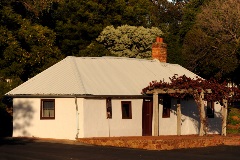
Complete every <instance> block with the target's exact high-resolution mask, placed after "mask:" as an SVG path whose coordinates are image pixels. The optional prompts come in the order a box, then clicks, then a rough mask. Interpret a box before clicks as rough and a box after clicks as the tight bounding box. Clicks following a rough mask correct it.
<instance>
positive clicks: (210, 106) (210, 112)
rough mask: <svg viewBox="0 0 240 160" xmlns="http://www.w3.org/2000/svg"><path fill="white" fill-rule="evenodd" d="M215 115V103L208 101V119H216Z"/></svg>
mask: <svg viewBox="0 0 240 160" xmlns="http://www.w3.org/2000/svg"><path fill="white" fill-rule="evenodd" d="M214 114H215V106H214V102H213V101H207V106H206V117H207V118H214Z"/></svg>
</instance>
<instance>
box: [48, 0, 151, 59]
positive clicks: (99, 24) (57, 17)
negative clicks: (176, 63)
mask: <svg viewBox="0 0 240 160" xmlns="http://www.w3.org/2000/svg"><path fill="white" fill-rule="evenodd" d="M151 6H152V4H151V3H150V1H149V0H128V1H125V0H101V1H100V0H89V1H77V0H70V1H67V0H65V1H62V2H59V3H58V4H57V7H56V8H57V9H54V10H53V13H51V15H50V16H52V19H53V21H54V23H55V25H53V27H54V28H53V29H54V31H55V32H56V33H57V45H58V46H59V48H60V49H61V51H62V53H64V54H65V55H66V56H68V55H77V56H83V55H85V50H86V49H87V47H88V46H89V45H90V44H91V43H92V42H93V41H95V39H96V38H97V37H98V35H99V34H100V33H101V31H102V30H103V29H104V28H105V27H107V26H109V25H113V26H115V27H116V26H120V25H123V24H129V25H135V26H149V25H151V23H150V16H149V15H150V14H149V11H150V10H151ZM83 50H84V51H83Z"/></svg>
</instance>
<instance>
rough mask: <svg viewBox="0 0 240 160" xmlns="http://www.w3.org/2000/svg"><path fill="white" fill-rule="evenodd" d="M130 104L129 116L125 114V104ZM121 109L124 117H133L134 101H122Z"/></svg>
mask: <svg viewBox="0 0 240 160" xmlns="http://www.w3.org/2000/svg"><path fill="white" fill-rule="evenodd" d="M126 104H127V105H128V113H129V116H126V115H124V114H123V113H124V112H123V111H124V105H126ZM121 111H122V119H132V102H131V101H121Z"/></svg>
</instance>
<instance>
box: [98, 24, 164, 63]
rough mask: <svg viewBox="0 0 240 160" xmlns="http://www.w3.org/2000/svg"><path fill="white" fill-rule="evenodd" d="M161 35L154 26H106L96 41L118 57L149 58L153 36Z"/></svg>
mask: <svg viewBox="0 0 240 160" xmlns="http://www.w3.org/2000/svg"><path fill="white" fill-rule="evenodd" d="M161 35H162V31H161V30H159V29H158V28H156V27H152V28H144V27H136V26H128V25H123V26H119V27H117V28H114V27H113V26H108V27H106V28H105V29H104V30H103V31H102V32H101V34H100V35H99V37H98V38H97V41H98V42H99V43H101V44H103V45H104V46H105V47H106V48H107V49H108V50H109V51H110V52H111V53H112V54H113V55H116V56H119V57H134V58H150V57H151V45H152V43H153V41H154V40H155V38H156V37H157V36H161Z"/></svg>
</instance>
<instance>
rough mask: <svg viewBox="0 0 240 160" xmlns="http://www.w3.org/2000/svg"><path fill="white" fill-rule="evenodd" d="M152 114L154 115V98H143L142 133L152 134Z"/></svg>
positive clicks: (145, 134) (144, 134)
mask: <svg viewBox="0 0 240 160" xmlns="http://www.w3.org/2000/svg"><path fill="white" fill-rule="evenodd" d="M152 116H153V100H152V99H143V108H142V135H143V136H152Z"/></svg>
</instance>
